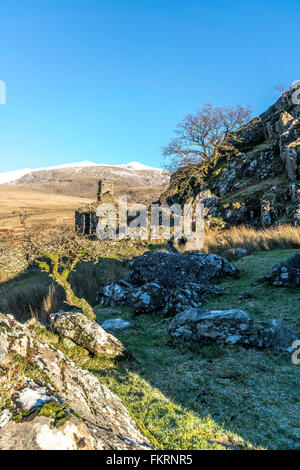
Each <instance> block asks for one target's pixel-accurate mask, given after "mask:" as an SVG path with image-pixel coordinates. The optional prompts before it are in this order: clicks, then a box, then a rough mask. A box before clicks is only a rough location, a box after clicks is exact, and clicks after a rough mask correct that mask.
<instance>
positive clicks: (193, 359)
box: [39, 250, 300, 449]
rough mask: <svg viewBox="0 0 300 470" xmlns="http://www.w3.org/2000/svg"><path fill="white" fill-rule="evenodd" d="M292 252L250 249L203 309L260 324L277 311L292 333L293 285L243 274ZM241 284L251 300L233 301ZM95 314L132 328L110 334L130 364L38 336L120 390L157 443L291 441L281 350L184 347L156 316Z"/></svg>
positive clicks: (287, 371)
mask: <svg viewBox="0 0 300 470" xmlns="http://www.w3.org/2000/svg"><path fill="white" fill-rule="evenodd" d="M295 251H296V250H282V251H274V252H268V253H256V254H252V255H251V256H248V257H246V258H244V259H242V260H240V261H238V262H237V263H236V264H237V265H238V267H239V268H240V271H241V277H240V279H239V280H224V281H222V282H221V283H222V285H224V286H226V287H228V288H229V289H230V293H228V294H227V295H225V296H223V297H218V298H210V300H209V303H208V304H207V307H208V308H218V309H223V308H241V309H244V310H245V311H246V312H248V313H250V314H251V315H252V316H253V317H254V318H255V320H256V321H258V322H261V321H264V320H267V319H269V318H271V317H275V318H279V319H281V320H283V321H284V322H285V323H286V324H288V325H290V326H291V327H293V329H294V330H295V331H296V332H297V333H298V334H300V319H299V301H300V292H299V291H291V290H287V289H276V288H271V287H268V286H265V285H259V286H255V287H252V286H251V282H252V280H254V279H256V278H257V277H260V276H261V275H262V274H263V273H265V272H266V271H268V270H269V269H270V268H271V267H272V266H273V265H274V264H275V263H276V262H278V261H281V260H283V259H285V258H287V257H288V256H290V255H291V254H293V253H294V252H295ZM245 290H247V291H251V292H252V293H253V294H254V295H255V296H256V298H255V299H251V300H244V301H239V300H237V297H238V296H239V294H240V293H242V292H244V291H245ZM96 311H97V316H98V321H99V322H102V321H103V320H104V319H106V318H113V317H119V316H122V317H123V318H126V319H129V320H131V321H133V322H134V324H135V328H134V329H130V330H128V331H123V332H122V333H117V334H116V336H118V337H119V338H120V339H121V340H122V341H123V342H124V343H125V344H126V346H127V347H129V349H130V350H131V351H132V352H133V353H134V355H135V357H136V358H137V360H138V361H139V363H136V362H132V361H131V362H129V363H127V364H124V363H123V364H120V365H118V366H117V365H116V364H114V363H112V362H110V361H103V360H99V359H97V358H90V357H88V356H86V354H84V351H83V350H82V349H81V348H77V347H76V348H73V349H71V350H66V348H64V347H63V345H62V344H60V345H58V338H57V337H56V336H55V335H53V334H52V333H49V332H45V330H39V334H40V335H41V336H42V337H47V340H48V341H50V342H52V343H54V344H56V345H57V346H58V347H60V348H62V349H63V351H64V352H65V353H66V354H67V355H69V357H71V358H72V359H73V360H75V362H77V363H78V364H81V365H82V366H83V367H85V368H87V369H89V370H90V371H91V372H93V373H94V374H95V375H96V376H97V377H98V378H99V380H100V381H101V382H103V383H104V384H106V385H108V387H109V388H110V389H111V390H112V391H114V392H115V393H116V394H117V395H119V396H120V397H121V398H122V400H123V402H124V404H125V405H126V406H127V407H128V409H129V410H130V412H131V413H132V415H133V416H134V417H135V419H136V420H137V421H138V422H139V423H140V424H141V426H142V427H145V428H146V429H147V430H148V431H149V432H150V433H151V434H152V435H153V436H154V438H155V439H156V440H157V441H158V442H159V444H160V446H161V447H162V448H165V449H170V448H171V449H209V448H216V449H221V448H228V446H230V444H231V443H233V444H234V445H237V446H239V447H241V448H269V449H287V448H294V449H295V448H298V449H299V448H300V447H299V437H300V427H299V422H300V406H299V401H300V397H299V385H300V366H295V365H293V364H292V363H291V357H290V354H287V353H286V354H285V353H274V352H266V351H265V352H262V351H255V350H245V349H244V348H242V347H237V346H232V347H224V348H221V347H216V346H212V347H206V348H203V349H198V350H197V349H190V348H189V347H188V345H180V344H175V343H173V342H172V341H170V338H169V337H168V335H167V332H166V326H167V325H166V320H165V319H163V318H162V317H161V316H160V315H159V314H155V315H142V316H139V317H133V316H132V313H131V312H130V310H129V309H118V311H117V312H116V311H114V310H113V309H111V310H109V309H102V308H100V307H96Z"/></svg>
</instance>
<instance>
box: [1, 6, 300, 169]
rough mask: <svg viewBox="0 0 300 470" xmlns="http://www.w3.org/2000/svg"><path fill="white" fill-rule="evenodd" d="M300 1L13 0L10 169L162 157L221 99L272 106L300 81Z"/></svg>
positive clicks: (6, 143) (8, 67)
mask: <svg viewBox="0 0 300 470" xmlns="http://www.w3.org/2000/svg"><path fill="white" fill-rule="evenodd" d="M299 14H300V2H299V0H294V1H292V0H286V1H285V2H283V1H282V0H280V1H276V0H275V1H264V2H261V1H256V0H252V1H248V0H245V1H230V0H227V1H225V0H224V1H217V0H216V1H213V0H212V1H209V2H208V1H201V0H139V1H130V0H119V1H117V0H104V1H102V0H51V1H45V0H9V1H7V0H2V1H1V6H0V80H3V81H4V82H5V83H6V86H7V104H6V105H0V125H1V128H0V132H1V134H0V135H1V139H0V155H1V164H0V171H9V170H14V169H18V168H23V167H31V168H36V167H43V166H49V165H56V164H61V163H68V162H75V161H80V160H91V161H95V162H97V163H102V162H103V163H111V164H117V163H126V162H129V161H140V162H142V163H145V164H148V165H152V166H161V165H162V155H161V147H162V146H163V145H165V144H167V143H168V141H169V140H170V138H171V137H172V134H173V130H174V128H175V126H176V124H177V123H178V122H179V121H180V120H181V119H182V118H183V116H184V115H185V114H186V113H188V112H191V111H193V110H195V108H197V107H201V106H202V105H203V104H204V103H205V102H207V101H210V102H212V103H213V104H214V105H234V104H237V103H242V104H248V103H249V104H251V105H252V106H253V109H254V112H255V114H259V113H260V112H262V111H264V110H265V109H266V108H267V107H268V106H269V105H271V104H272V103H273V101H275V100H276V99H277V98H278V96H279V94H278V92H277V91H276V90H275V86H276V85H277V84H279V83H284V84H287V85H290V84H291V83H292V82H293V81H294V80H298V79H300V71H299V63H300V60H299V55H300V54H299V52H300V47H299Z"/></svg>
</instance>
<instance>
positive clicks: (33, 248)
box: [20, 214, 99, 320]
mask: <svg viewBox="0 0 300 470" xmlns="http://www.w3.org/2000/svg"><path fill="white" fill-rule="evenodd" d="M26 219H27V215H26V214H20V221H21V224H22V227H23V229H24V237H23V250H24V251H25V253H26V256H27V259H28V261H29V262H36V263H37V264H38V265H39V267H40V268H41V270H42V271H43V272H47V273H48V274H49V276H50V277H52V278H53V279H54V281H55V282H57V284H58V285H60V286H61V287H62V288H63V289H64V291H65V295H66V301H65V302H66V303H67V304H68V305H71V306H74V307H77V308H79V309H80V310H82V312H83V314H84V315H86V316H87V317H89V318H91V319H93V320H94V319H95V318H96V316H95V314H94V312H93V309H92V307H91V305H90V304H89V303H88V302H87V300H86V299H84V298H79V297H76V295H75V294H74V292H73V290H72V287H71V284H70V282H69V281H68V278H69V274H70V273H71V272H72V271H75V269H76V266H77V265H78V263H80V262H87V261H91V260H94V261H95V262H96V261H97V260H98V257H99V254H97V250H96V247H95V243H93V242H92V241H91V240H87V239H85V238H83V237H80V236H78V235H77V234H76V233H75V232H74V230H72V229H71V227H68V226H57V227H45V226H43V225H39V226H34V227H29V226H28V225H27V223H26Z"/></svg>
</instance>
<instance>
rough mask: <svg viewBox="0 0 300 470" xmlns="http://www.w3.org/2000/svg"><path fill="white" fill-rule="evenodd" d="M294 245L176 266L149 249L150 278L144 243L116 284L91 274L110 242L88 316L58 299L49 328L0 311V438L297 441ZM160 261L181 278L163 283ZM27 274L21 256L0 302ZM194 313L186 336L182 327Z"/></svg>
mask: <svg viewBox="0 0 300 470" xmlns="http://www.w3.org/2000/svg"><path fill="white" fill-rule="evenodd" d="M297 253H298V252H297V250H281V251H272V252H268V253H254V254H252V255H250V256H245V257H243V258H241V259H240V260H238V261H236V262H234V264H232V263H230V262H228V261H226V260H224V259H223V258H222V257H220V256H219V257H217V256H215V255H214V256H210V255H203V254H202V255H201V254H193V255H192V256H194V257H196V258H197V257H198V258H199V259H198V258H197V260H196V258H195V260H194V262H193V263H188V266H186V265H185V261H184V260H185V257H186V256H188V255H187V254H186V255H181V254H178V255H176V254H174V253H169V254H164V253H156V254H155V253H152V254H151V256H150V258H151V265H152V268H153V269H152V271H151V276H150V278H148V277H149V270H147V269H143V267H144V266H145V263H146V260H147V256H149V255H144V256H141V257H140V258H137V259H136V260H133V261H132V262H130V263H129V264H128V263H126V264H127V269H122V270H119V271H118V277H117V279H119V280H118V282H117V283H116V284H115V283H114V282H115V281H114V282H112V281H113V278H111V279H110V278H109V277H105V275H104V273H105V272H106V273H107V272H108V271H109V265H110V264H111V263H113V264H114V265H115V263H116V262H118V263H120V261H118V260H116V259H113V257H114V255H113V254H111V255H110V256H111V257H110V258H108V259H107V260H106V264H104V265H103V264H102V265H101V264H100V265H99V267H98V269H99V272H101V273H102V274H101V275H99V277H97V279H98V282H99V289H98V299H97V302H98V304H95V305H94V311H95V313H96V315H97V323H91V322H90V321H86V320H85V321H82V320H81V317H80V314H79V313H77V314H76V313H75V312H71V313H70V314H67V313H66V312H65V313H63V312H61V313H60V314H59V315H53V316H52V317H51V325H50V327H48V328H46V327H45V326H43V325H41V324H40V323H39V322H37V321H36V320H30V321H29V322H27V323H26V327H25V329H24V326H23V325H22V324H20V323H15V322H14V320H13V319H12V318H11V317H7V316H5V315H1V316H0V323H1V324H0V338H1V344H0V359H1V369H0V370H1V377H0V388H1V398H0V409H1V411H0V413H1V414H0V447H1V448H17V447H18V446H19V448H49V446H50V447H51V446H52V447H51V448H61V447H59V446H63V447H64V448H70V449H80V448H82V449H86V448H91V449H106V448H116V449H134V448H141V447H140V446H142V448H150V447H151V446H152V447H156V448H164V449H236V448H240V449H247V448H249V449H257V448H268V449H297V448H299V437H300V435H299V432H300V429H299V422H300V415H299V409H300V407H299V393H298V390H299V384H300V366H299V365H296V364H293V363H292V360H291V355H292V349H291V347H290V346H291V345H290V343H291V342H293V340H294V339H295V338H296V337H298V338H299V336H300V323H299V312H298V307H299V300H300V292H299V289H298V281H297V280H299V266H298V255H297ZM295 255H296V256H295ZM292 256H294V258H292ZM161 257H163V258H164V260H165V261H164V264H165V268H166V270H167V271H168V272H169V273H170V275H169V277H164V276H163V269H162V260H161V259H160V258H161ZM170 257H171V258H172V261H171V262H170V261H169V259H171V258H170ZM173 257H175V258H174V260H173ZM155 259H158V260H159V261H158V266H159V267H160V269H158V270H155ZM290 259H292V260H294V259H295V260H296V261H289V262H286V260H290ZM175 261H176V262H175ZM280 262H284V263H283V264H280V265H279V267H276V268H274V269H272V268H273V267H274V265H277V263H280ZM168 263H170V265H169V264H168ZM201 263H202V264H201ZM197 266H201V269H200V270H197ZM172 267H173V268H174V269H176V270H177V272H178V273H181V275H182V276H183V279H184V280H185V283H183V282H182V281H180V283H177V284H176V285H175V286H174V285H173V281H172ZM159 272H160V273H161V274H160V275H159ZM138 273H140V274H139V275H138V276H137V274H138ZM272 273H273V274H272ZM142 274H144V275H145V278H144V277H143V276H142ZM287 274H288V275H287ZM276 276H277V278H278V276H279V279H283V280H284V281H285V284H284V286H281V285H278V283H276ZM289 276H290V277H289ZM39 277H41V275H40V274H38V273H37V272H36V271H34V270H33V271H31V272H28V273H27V274H25V275H22V276H19V277H18V278H16V279H14V280H12V281H9V282H7V283H6V284H3V285H2V288H1V291H0V301H1V305H2V307H1V309H2V310H3V311H4V310H5V309H6V308H7V306H6V307H5V298H6V295H7V293H8V292H9V293H10V294H11V293H12V291H13V290H14V289H18V288H20V287H22V286H24V285H25V286H27V288H28V286H30V282H33V283H36V282H37V280H38V279H39ZM263 277H264V279H262V278H263ZM287 278H288V279H290V280H291V283H292V286H293V287H288V286H287V284H286V280H287ZM107 280H108V281H109V282H107ZM274 280H275V282H274ZM295 280H296V281H295ZM188 281H189V282H188ZM11 284H12V285H11ZM101 284H102V287H101ZM157 294H159V295H157ZM124 296H125V297H124ZM149 298H150V302H149ZM157 299H161V300H160V303H159V304H157V303H156V302H157ZM153 305H154V306H155V308H152V306H153ZM178 305H179V306H180V308H179V310H181V309H183V311H184V312H185V315H186V316H187V317H188V323H189V324H188V323H187V322H186V320H184V322H183V323H182V318H181V316H182V313H180V312H179V311H178V310H176V306H178ZM189 309H192V311H193V312H192V313H193V315H194V316H191V315H190V314H189ZM213 312H214V313H213ZM216 312H222V313H221V315H220V313H218V314H216ZM241 312H242V313H241ZM174 315H175V316H174ZM193 318H194V320H193V322H196V323H193V324H195V325H196V330H195V331H197V335H196V337H191V336H189V335H186V331H187V330H186V328H189V325H191V320H192V319H193ZM220 319H221V320H220ZM224 319H225V320H224ZM216 320H217V321H216ZM208 321H209V325H208V324H207V322H208ZM220 321H221V323H220ZM224 321H225V323H224ZM222 322H223V323H222ZM274 322H275V323H274ZM23 324H24V323H23ZM100 325H102V327H101V326H100ZM181 326H184V329H185V333H184V334H183V335H182V334H181V332H182V329H181ZM207 326H209V331H210V334H209V335H207ZM220 326H221V328H219V327H220ZM193 328H194V326H193V327H192V329H191V331H194V330H193ZM218 328H219V329H218ZM226 328H227V329H226ZM178 331H179V333H180V334H179V335H178V334H177V333H178ZM174 332H175V334H174ZM212 332H213V334H212ZM237 332H239V334H240V338H239V340H236V336H237ZM200 333H201V334H200ZM219 333H222V335H220V334H219ZM279 333H280V334H279ZM199 335H200V336H199ZM203 338H205V341H203ZM249 338H250V339H251V341H249ZM262 338H264V341H265V342H264V343H262V341H260V340H261V339H262ZM228 339H229V340H228ZM278 345H279V347H278ZM50 356H51V360H49V358H50ZM120 399H121V401H122V403H121V401H120ZM16 436H18V438H17V437H16ZM47 446H48V447H47Z"/></svg>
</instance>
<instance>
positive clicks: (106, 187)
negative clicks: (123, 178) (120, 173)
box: [97, 180, 114, 201]
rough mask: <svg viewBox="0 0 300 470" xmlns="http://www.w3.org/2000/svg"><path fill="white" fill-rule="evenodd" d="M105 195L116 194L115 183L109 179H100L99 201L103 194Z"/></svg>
mask: <svg viewBox="0 0 300 470" xmlns="http://www.w3.org/2000/svg"><path fill="white" fill-rule="evenodd" d="M104 195H110V196H113V195H114V183H113V182H112V181H108V180H99V181H98V193H97V201H101V196H104Z"/></svg>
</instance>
